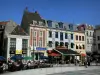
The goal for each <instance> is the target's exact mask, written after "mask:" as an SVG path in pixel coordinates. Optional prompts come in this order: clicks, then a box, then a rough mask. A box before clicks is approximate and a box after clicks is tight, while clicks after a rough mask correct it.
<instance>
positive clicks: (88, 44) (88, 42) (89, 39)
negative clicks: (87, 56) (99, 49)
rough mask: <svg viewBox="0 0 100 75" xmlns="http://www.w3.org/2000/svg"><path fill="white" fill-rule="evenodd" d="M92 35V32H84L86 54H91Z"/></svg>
mask: <svg viewBox="0 0 100 75" xmlns="http://www.w3.org/2000/svg"><path fill="white" fill-rule="evenodd" d="M93 33H94V30H85V44H86V48H85V49H86V52H87V53H91V52H92V51H93Z"/></svg>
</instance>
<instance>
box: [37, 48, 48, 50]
mask: <svg viewBox="0 0 100 75" xmlns="http://www.w3.org/2000/svg"><path fill="white" fill-rule="evenodd" d="M36 50H47V48H43V47H36Z"/></svg>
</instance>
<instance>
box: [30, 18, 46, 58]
mask: <svg viewBox="0 0 100 75" xmlns="http://www.w3.org/2000/svg"><path fill="white" fill-rule="evenodd" d="M37 22H38V23H37ZM46 36H47V34H46V27H45V26H44V23H43V22H42V21H35V20H33V23H32V24H30V47H31V55H35V56H34V57H35V58H34V59H36V60H39V58H40V57H41V55H42V56H47V44H46V39H47V38H46Z"/></svg>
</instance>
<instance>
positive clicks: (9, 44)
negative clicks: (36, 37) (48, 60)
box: [4, 21, 30, 60]
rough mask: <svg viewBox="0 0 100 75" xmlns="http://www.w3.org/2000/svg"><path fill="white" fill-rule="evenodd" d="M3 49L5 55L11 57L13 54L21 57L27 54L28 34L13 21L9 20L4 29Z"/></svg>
mask: <svg viewBox="0 0 100 75" xmlns="http://www.w3.org/2000/svg"><path fill="white" fill-rule="evenodd" d="M4 46H5V47H4V51H5V55H4V56H5V57H6V58H7V60H8V58H11V57H12V56H14V55H21V56H23V57H25V56H29V55H30V54H29V36H28V34H27V33H26V32H25V31H24V30H23V29H22V28H21V27H20V26H19V25H17V24H16V23H15V22H13V21H9V22H7V24H6V26H5V31H4Z"/></svg>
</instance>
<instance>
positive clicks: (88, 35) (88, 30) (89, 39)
mask: <svg viewBox="0 0 100 75" xmlns="http://www.w3.org/2000/svg"><path fill="white" fill-rule="evenodd" d="M78 30H79V31H83V32H84V33H85V40H86V41H85V44H86V47H85V49H86V53H87V54H88V55H91V53H92V51H93V33H94V27H93V26H91V25H87V24H80V25H79V26H78Z"/></svg>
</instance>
